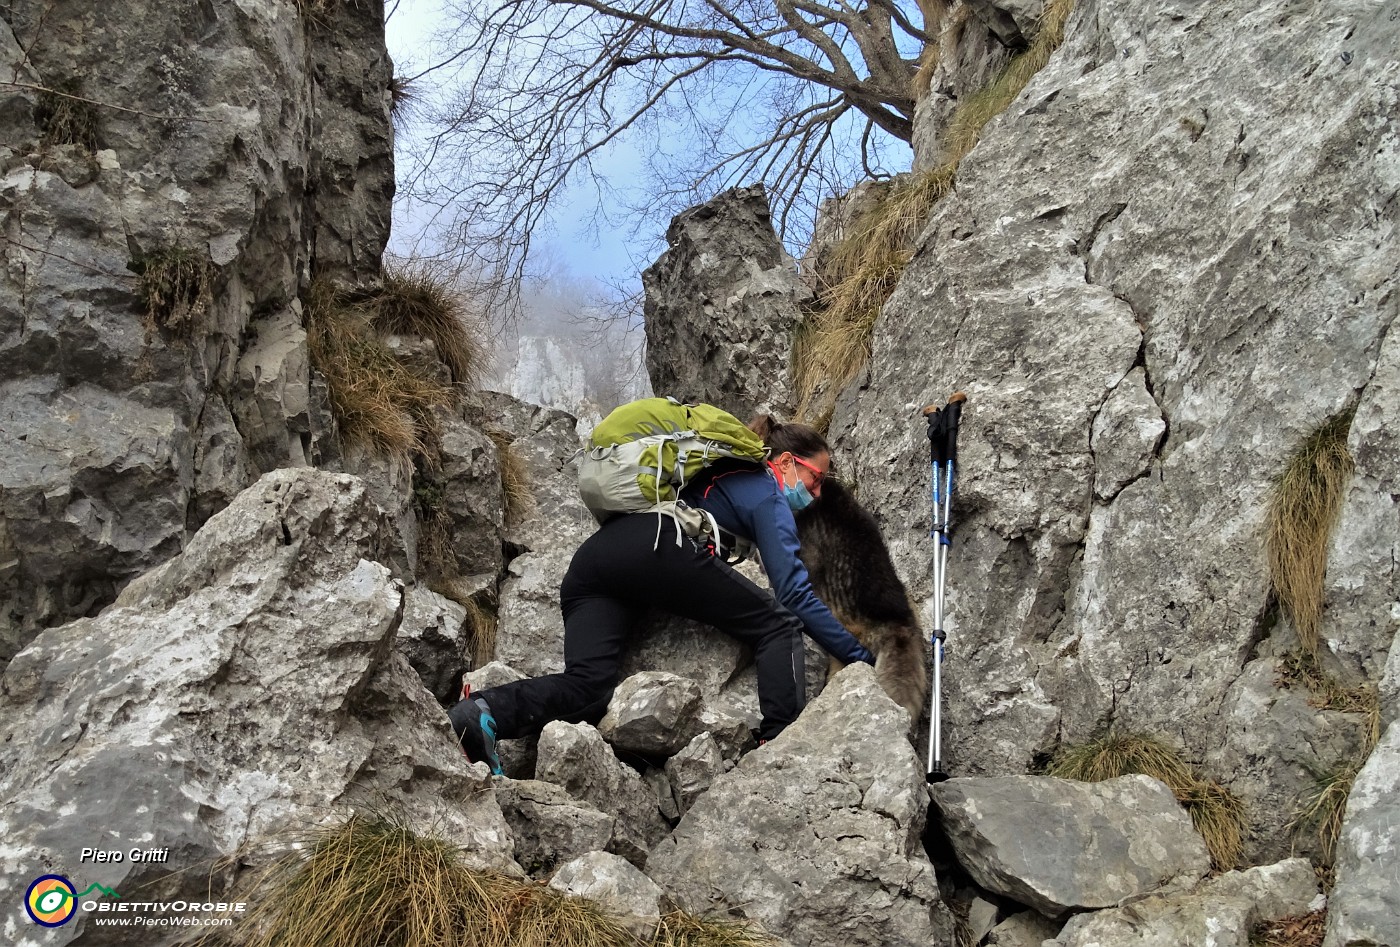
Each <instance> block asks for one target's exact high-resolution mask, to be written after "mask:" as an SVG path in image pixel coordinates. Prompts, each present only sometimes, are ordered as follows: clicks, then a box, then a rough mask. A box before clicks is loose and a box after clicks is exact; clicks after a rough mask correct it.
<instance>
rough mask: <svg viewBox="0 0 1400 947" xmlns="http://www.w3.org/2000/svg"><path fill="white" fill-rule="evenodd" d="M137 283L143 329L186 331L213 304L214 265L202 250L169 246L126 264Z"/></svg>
mask: <svg viewBox="0 0 1400 947" xmlns="http://www.w3.org/2000/svg"><path fill="white" fill-rule="evenodd" d="M127 268H128V269H130V270H131V271H132V272H134V273H135V274H136V275H137V277H138V278H139V280H140V292H141V297H142V299H143V300H144V302H145V306H146V326H147V328H148V329H150V330H151V331H154V330H155V328H156V327H157V326H160V327H164V328H166V329H172V330H174V329H183V330H185V331H188V330H189V329H190V328H191V326H192V325H193V323H194V322H196V321H197V320H198V319H200V318H201V317H202V316H203V315H204V314H205V313H206V312H208V311H209V307H210V306H212V305H213V302H214V275H215V270H214V264H213V262H212V261H211V260H210V259H209V254H208V253H206V252H204V251H203V250H194V249H191V248H188V247H168V248H166V249H164V250H157V251H155V252H154V253H149V254H146V255H145V256H141V257H138V258H136V259H134V260H132V261H131V262H130V263H128V264H127Z"/></svg>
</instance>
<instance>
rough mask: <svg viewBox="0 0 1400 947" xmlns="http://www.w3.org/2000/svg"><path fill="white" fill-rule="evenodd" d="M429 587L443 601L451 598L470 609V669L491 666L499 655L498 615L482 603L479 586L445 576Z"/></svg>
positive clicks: (464, 579) (468, 624) (468, 627)
mask: <svg viewBox="0 0 1400 947" xmlns="http://www.w3.org/2000/svg"><path fill="white" fill-rule="evenodd" d="M428 587H429V588H431V589H432V590H433V591H434V592H436V593H437V594H439V595H441V596H442V597H443V598H448V599H451V600H452V601H454V602H456V603H457V604H458V605H460V606H462V607H463V608H464V609H466V610H467V637H468V640H469V641H470V643H471V666H472V668H474V669H475V668H479V667H482V666H484V665H486V664H489V663H490V662H491V660H492V659H493V658H494V657H495V656H496V629H497V626H498V619H497V617H496V613H495V612H494V611H493V610H491V609H490V608H488V607H487V606H485V605H483V604H482V603H481V601H480V600H479V591H478V589H477V587H476V586H475V585H474V584H473V583H471V582H470V581H468V580H467V579H466V578H464V577H463V576H460V575H457V576H446V575H445V576H442V577H439V578H436V579H434V580H433V581H432V582H430V583H429V586H428Z"/></svg>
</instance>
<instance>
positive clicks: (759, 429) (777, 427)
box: [749, 414, 831, 457]
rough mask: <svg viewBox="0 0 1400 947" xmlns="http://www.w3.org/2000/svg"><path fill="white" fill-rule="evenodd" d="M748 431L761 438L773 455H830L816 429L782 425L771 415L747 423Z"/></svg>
mask: <svg viewBox="0 0 1400 947" xmlns="http://www.w3.org/2000/svg"><path fill="white" fill-rule="evenodd" d="M749 430H750V431H753V432H754V433H755V434H757V435H758V436H759V437H761V438H763V443H764V444H766V445H767V446H768V449H769V450H770V451H772V453H773V454H774V455H777V454H783V453H789V452H790V453H793V454H796V455H797V456H798V457H815V456H817V455H818V454H829V453H831V447H830V446H829V445H828V444H827V443H826V438H824V437H822V436H821V435H820V434H818V433H817V430H816V428H811V427H808V426H807V425H805V424H795V423H793V424H784V423H783V422H781V421H779V420H778V419H777V418H775V417H773V415H771V414H760V415H759V416H758V417H756V418H754V419H753V420H752V421H750V422H749Z"/></svg>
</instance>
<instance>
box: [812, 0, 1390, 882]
mask: <svg viewBox="0 0 1400 947" xmlns="http://www.w3.org/2000/svg"><path fill="white" fill-rule="evenodd" d="M1066 35H1067V39H1066V42H1065V44H1064V45H1063V46H1062V47H1061V48H1060V49H1059V50H1058V51H1057V52H1056V53H1055V55H1054V57H1053V58H1052V59H1051V61H1050V63H1049V65H1048V66H1047V67H1046V68H1045V69H1044V70H1042V71H1041V72H1040V73H1039V74H1038V75H1037V76H1036V77H1035V78H1034V79H1033V80H1032V82H1031V83H1030V85H1029V86H1028V87H1027V88H1026V90H1025V91H1024V92H1023V93H1022V94H1021V96H1020V98H1019V99H1017V101H1016V102H1014V103H1013V104H1012V105H1011V106H1010V108H1009V109H1008V110H1007V111H1006V112H1005V113H1004V114H1003V115H1002V116H1001V117H1000V118H998V119H997V120H996V121H995V122H993V123H992V124H991V125H989V126H988V127H987V129H986V130H985V132H984V134H983V136H982V140H981V143H980V144H979V145H978V147H977V148H976V149H975V150H974V151H973V152H972V153H971V154H970V155H969V156H968V157H967V158H966V159H965V160H964V161H963V162H962V164H961V166H960V169H959V173H958V182H957V188H956V191H955V193H953V194H952V195H950V196H949V197H948V198H946V199H945V200H943V201H942V202H941V203H940V204H939V205H938V207H937V208H936V209H935V211H934V213H933V216H932V217H931V219H930V222H929V225H928V227H927V228H926V230H925V232H924V234H923V236H922V238H921V240H920V242H919V244H918V247H917V249H916V252H915V255H914V258H913V260H912V262H911V263H910V265H909V268H908V269H907V271H906V272H905V274H904V277H903V278H902V280H901V282H900V285H899V288H898V289H897V290H896V292H895V294H894V296H893V297H892V299H891V300H890V302H889V303H888V305H887V306H886V307H885V309H884V311H883V314H882V317H881V319H880V321H879V322H878V323H877V325H876V328H875V335H874V341H873V352H874V354H873V360H872V362H871V366H870V370H869V372H868V375H867V377H866V378H864V379H862V380H861V381H860V382H859V383H858V384H856V385H853V386H852V387H851V388H850V389H848V390H847V391H846V392H845V393H844V394H843V396H842V398H841V399H840V401H839V403H838V409H837V413H836V416H835V417H834V420H833V430H834V431H835V432H836V433H837V434H838V435H839V437H840V439H841V440H840V446H841V448H842V450H843V452H844V453H845V455H846V456H848V457H849V458H850V466H851V472H852V475H853V476H854V477H855V478H856V479H857V480H858V481H859V483H860V485H861V498H862V502H863V503H866V504H867V505H868V506H869V507H871V508H872V509H875V510H877V511H879V512H880V515H881V518H882V525H883V527H884V529H885V533H886V536H887V538H888V539H889V541H890V544H891V547H892V553H893V558H894V560H895V562H896V563H898V564H899V568H900V569H901V571H902V573H903V576H904V578H905V580H906V584H907V585H908V586H909V587H910V590H911V593H912V594H914V595H915V596H916V598H920V599H924V600H925V601H927V598H928V596H929V593H930V587H931V569H930V567H929V565H928V564H929V563H930V561H931V554H932V544H931V542H930V541H929V539H928V528H929V522H928V520H929V514H928V506H929V500H928V489H929V487H928V451H927V442H926V440H925V439H924V432H923V424H922V422H921V419H920V418H919V417H918V415H917V412H918V409H919V408H920V407H921V406H923V405H925V404H929V403H933V402H938V403H942V402H943V401H944V400H946V398H947V396H948V394H949V392H951V391H954V390H957V389H962V390H965V391H966V392H967V394H968V395H969V398H970V400H969V402H968V405H967V408H966V410H965V411H964V412H963V415H962V418H963V422H962V432H961V437H960V441H959V447H960V456H959V461H960V466H959V470H958V473H959V478H960V480H959V486H958V490H957V495H956V501H955V504H954V528H955V538H954V544H953V547H952V553H951V557H950V559H949V574H948V580H947V588H948V600H947V604H948V612H947V615H948V621H947V630H948V647H947V662H946V665H945V670H946V672H947V673H946V675H945V678H944V688H945V694H946V696H947V699H948V706H947V710H946V713H945V715H944V718H943V719H944V721H945V727H946V728H945V744H944V747H945V758H946V759H947V760H948V762H949V771H950V772H953V773H957V774H961V775H977V774H982V773H987V774H1005V773H1020V772H1026V771H1028V770H1029V769H1030V768H1031V767H1032V765H1033V764H1034V761H1035V760H1036V759H1037V758H1043V754H1046V753H1049V752H1052V751H1053V750H1054V748H1055V747H1056V745H1057V744H1058V743H1060V742H1078V741H1082V740H1084V739H1086V738H1088V737H1089V736H1090V735H1092V734H1094V733H1096V732H1100V731H1101V729H1102V728H1104V727H1105V726H1107V725H1110V724H1112V725H1114V726H1116V727H1118V728H1119V729H1121V730H1124V731H1137V730H1147V731H1152V732H1156V733H1159V734H1162V735H1164V736H1166V737H1168V738H1170V739H1172V740H1174V741H1176V742H1178V743H1180V744H1181V745H1183V746H1184V747H1185V749H1186V756H1187V758H1188V759H1192V760H1198V761H1201V762H1202V764H1203V766H1204V768H1205V770H1206V771H1207V772H1208V773H1212V772H1219V771H1221V770H1223V769H1225V768H1226V767H1227V766H1231V765H1233V762H1234V761H1237V760H1241V759H1246V758H1248V757H1250V756H1251V755H1258V756H1259V757H1261V758H1270V757H1272V756H1274V755H1275V751H1274V750H1272V749H1271V748H1269V747H1261V746H1247V745H1242V744H1241V743H1240V742H1239V741H1240V740H1241V739H1252V738H1253V733H1249V735H1246V731H1244V730H1242V729H1236V730H1230V729H1229V728H1230V724H1229V722H1228V716H1227V715H1225V714H1222V712H1221V711H1222V709H1223V708H1224V707H1225V705H1226V702H1227V701H1228V700H1230V699H1231V698H1230V697H1229V696H1228V695H1230V694H1231V691H1232V687H1233V686H1234V685H1235V683H1236V681H1237V679H1239V678H1240V676H1241V671H1242V669H1243V668H1244V667H1245V666H1246V664H1247V663H1249V662H1250V661H1251V660H1254V659H1256V658H1260V659H1262V658H1266V657H1267V658H1272V659H1277V658H1278V657H1280V656H1281V655H1282V654H1283V653H1284V652H1285V651H1287V650H1288V649H1289V648H1291V647H1293V642H1294V641H1295V635H1294V633H1293V631H1292V629H1291V628H1290V627H1289V626H1288V623H1287V622H1286V621H1278V622H1276V621H1275V620H1274V618H1275V611H1274V609H1273V606H1272V603H1271V596H1270V581H1269V577H1268V573H1267V568H1266V565H1265V559H1264V554H1263V523H1264V515H1265V509H1266V505H1267V500H1268V497H1269V494H1270V491H1271V489H1272V485H1273V483H1274V480H1275V478H1276V477H1277V475H1278V474H1279V473H1280V472H1281V470H1282V469H1283V465H1284V462H1285V459H1286V458H1287V457H1288V456H1289V455H1290V453H1291V452H1292V451H1293V450H1294V449H1295V448H1296V447H1297V446H1298V445H1299V444H1300V443H1301V442H1302V441H1303V440H1304V438H1305V437H1306V436H1307V435H1308V434H1309V433H1310V432H1312V431H1313V430H1314V429H1315V428H1316V427H1317V425H1318V424H1319V423H1320V422H1322V421H1323V420H1325V419H1327V418H1330V417H1333V416H1336V415H1338V414H1340V413H1342V412H1344V411H1346V410H1348V409H1349V408H1350V407H1351V406H1352V405H1356V406H1357V413H1356V420H1355V421H1353V424H1352V432H1351V445H1352V450H1353V453H1354V454H1355V456H1356V457H1357V462H1358V469H1357V475H1356V476H1355V477H1354V478H1353V480H1352V485H1351V488H1350V492H1349V494H1348V496H1347V499H1346V504H1345V507H1344V510H1343V514H1342V523H1341V525H1340V526H1339V527H1338V531H1337V533H1336V534H1335V537H1334V556H1335V558H1334V565H1335V566H1336V568H1334V569H1329V573H1328V575H1329V588H1328V598H1327V610H1326V613H1325V614H1324V618H1323V628H1322V634H1323V637H1324V639H1325V640H1324V651H1325V654H1326V656H1327V659H1328V661H1335V662H1336V664H1335V667H1337V668H1339V669H1340V670H1339V673H1345V674H1347V675H1350V677H1348V678H1346V681H1347V683H1349V684H1355V683H1359V677H1358V676H1359V675H1360V674H1362V673H1364V674H1365V676H1366V677H1367V678H1369V679H1370V680H1372V681H1376V680H1379V679H1380V677H1381V673H1382V669H1383V668H1384V666H1385V662H1386V660H1387V655H1388V653H1389V650H1390V647H1391V642H1392V640H1393V638H1394V636H1395V631H1396V628H1397V626H1400V612H1397V611H1396V610H1395V609H1394V604H1393V603H1394V602H1395V601H1397V600H1398V599H1400V571H1397V570H1395V569H1394V568H1393V563H1394V562H1395V561H1396V557H1397V553H1396V542H1397V537H1400V500H1397V495H1400V494H1397V491H1396V490H1395V489H1394V476H1395V470H1396V469H1398V468H1397V466H1396V462H1395V443H1394V435H1393V432H1394V431H1395V430H1397V429H1400V425H1397V418H1396V417H1395V411H1396V408H1395V405H1396V404H1400V400H1397V399H1396V398H1395V390H1396V389H1395V378H1396V372H1395V365H1396V356H1395V347H1396V344H1397V342H1396V337H1395V333H1394V332H1393V331H1391V330H1392V329H1393V324H1394V321H1395V316H1396V304H1395V300H1396V292H1395V285H1396V277H1397V261H1398V260H1400V228H1397V227H1396V221H1395V216H1394V202H1393V200H1392V197H1393V195H1394V194H1395V192H1396V190H1397V188H1400V163H1397V161H1396V160H1395V154H1396V147H1397V143H1396V139H1395V136H1394V121H1395V115H1396V108H1397V103H1396V98H1395V92H1394V89H1395V85H1396V81H1397V74H1398V72H1397V71H1398V70H1400V65H1397V63H1396V62H1395V60H1394V57H1393V56H1391V55H1389V53H1388V52H1386V51H1387V50H1391V49H1393V48H1395V46H1396V44H1397V42H1400V20H1394V19H1392V18H1391V17H1390V16H1389V13H1388V12H1387V11H1384V10H1382V9H1381V8H1380V7H1377V6H1376V5H1375V4H1372V3H1368V2H1362V0H1343V2H1340V3H1336V4H1328V5H1326V7H1321V6H1317V7H1309V8H1306V9H1304V8H1301V7H1298V6H1297V5H1294V4H1291V3H1288V2H1286V0H1265V2H1262V3H1256V2H1243V0H1223V2H1219V3H1210V4H1192V5H1186V6H1182V5H1171V4H1148V5H1147V6H1146V7H1144V6H1143V5H1142V4H1141V3H1138V2H1128V0H1081V2H1080V3H1078V4H1077V6H1076V9H1075V12H1074V13H1073V15H1072V16H1071V18H1070V20H1069V23H1068V28H1067V34H1066ZM1258 677H1259V679H1261V680H1262V679H1264V678H1266V675H1264V674H1262V673H1261V674H1260V675H1258ZM1289 739H1292V738H1289ZM1258 775H1259V776H1260V777H1264V773H1263V771H1262V770H1261V771H1260V772H1259V774H1258ZM1242 796H1243V799H1244V802H1245V804H1246V806H1247V807H1249V808H1250V810H1251V811H1252V812H1253V811H1261V810H1267V809H1268V808H1269V807H1268V805H1267V803H1261V797H1259V796H1257V795H1255V792H1254V791H1253V790H1251V792H1250V793H1249V794H1243V793H1242ZM1276 841H1279V840H1277V839H1276ZM1268 854H1269V852H1268V851H1266V850H1264V849H1262V848H1259V847H1252V848H1251V849H1250V850H1248V851H1247V852H1246V858H1248V859H1250V860H1257V859H1260V858H1262V857H1265V856H1266V855H1268Z"/></svg>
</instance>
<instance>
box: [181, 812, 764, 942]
mask: <svg viewBox="0 0 1400 947" xmlns="http://www.w3.org/2000/svg"><path fill="white" fill-rule="evenodd" d="M241 900H246V902H247V903H248V904H249V906H250V910H249V912H248V914H247V915H246V916H244V917H242V918H241V919H238V920H236V921H235V925H234V926H233V927H232V928H221V929H217V930H216V931H214V932H211V933H210V934H209V935H208V936H206V937H205V938H202V939H201V941H200V943H202V944H215V943H218V944H222V943H232V942H234V941H233V939H234V938H236V942H237V943H238V944H240V945H243V947H284V945H292V944H294V945H296V947H639V943H640V942H639V941H638V940H637V938H636V936H635V935H633V934H632V933H630V932H629V931H628V929H627V928H626V927H625V926H624V925H623V924H622V923H621V922H620V921H619V920H618V919H617V918H614V917H612V916H610V915H608V914H606V913H604V912H603V911H602V910H600V909H599V908H598V907H597V906H596V905H594V904H593V903H592V902H590V901H587V900H584V899H580V898H570V897H566V896H565V895H563V894H561V893H559V892H557V891H554V890H552V889H550V888H548V887H545V886H543V885H540V884H536V883H533V882H529V881H520V880H517V879H514V878H510V877H507V876H505V875H501V874H497V873H494V872H486V871H478V870H474V869H471V868H468V867H466V866H465V865H463V864H462V863H461V860H460V858H459V857H458V854H457V850H456V849H455V848H454V847H453V846H451V845H449V844H447V843H446V842H443V841H440V840H438V839H432V838H424V837H422V836H419V835H417V834H415V833H414V832H412V831H410V830H409V829H408V828H407V827H406V826H404V825H403V824H402V823H401V822H399V821H398V820H396V819H393V818H387V817H381V816H363V815H353V816H351V817H350V818H349V819H348V820H347V821H345V822H344V823H342V824H339V825H335V826H331V827H328V828H323V829H319V830H316V831H315V832H313V833H311V835H310V836H309V837H308V838H306V839H305V840H304V845H303V847H302V850H301V851H299V852H295V853H293V854H291V855H288V856H286V857H285V858H283V859H281V860H280V861H279V862H277V863H276V864H274V865H273V866H272V868H271V869H270V870H269V871H268V872H267V874H266V875H265V877H264V878H262V879H261V882H260V884H259V886H258V890H257V891H256V892H255V893H253V894H251V895H249V896H247V897H246V898H244V899H241ZM767 943H770V942H769V941H767V940H765V939H761V938H759V937H757V936H756V935H754V934H752V933H751V932H744V933H743V934H742V935H740V934H738V933H734V929H733V928H732V927H731V926H730V925H717V924H711V923H709V922H702V921H697V920H695V919H693V918H688V917H686V916H684V915H676V914H671V915H667V916H666V917H665V918H663V921H662V925H661V928H660V931H659V932H658V936H657V937H656V938H655V939H654V940H653V941H652V945H651V947H683V945H684V947H761V945H764V944H767ZM643 947H645V945H643Z"/></svg>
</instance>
